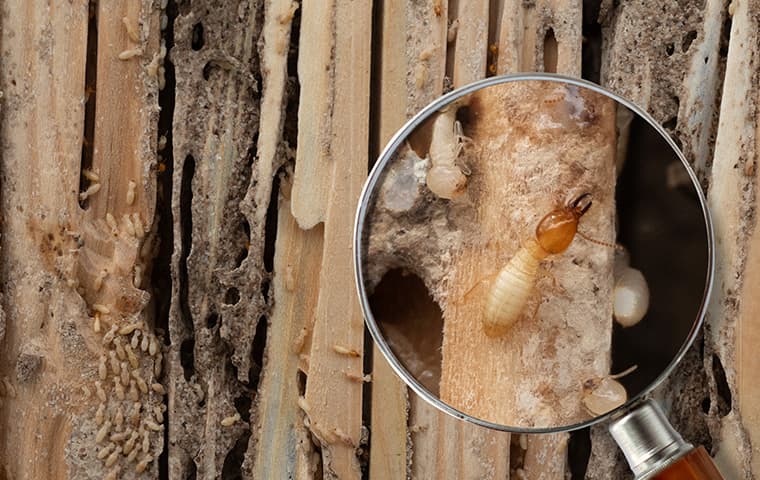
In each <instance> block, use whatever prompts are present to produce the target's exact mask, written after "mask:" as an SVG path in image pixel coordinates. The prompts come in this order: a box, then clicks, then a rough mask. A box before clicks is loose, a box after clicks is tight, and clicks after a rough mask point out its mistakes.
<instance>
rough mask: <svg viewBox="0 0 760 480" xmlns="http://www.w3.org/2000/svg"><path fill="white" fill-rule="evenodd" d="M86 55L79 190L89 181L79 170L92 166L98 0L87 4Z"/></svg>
mask: <svg viewBox="0 0 760 480" xmlns="http://www.w3.org/2000/svg"><path fill="white" fill-rule="evenodd" d="M87 9H88V10H87V57H86V63H85V71H84V95H85V104H84V132H83V137H82V161H81V162H82V163H81V168H80V170H79V171H80V177H79V191H80V192H83V191H85V190H87V189H88V188H89V187H90V185H91V182H90V180H88V179H87V178H85V177H84V175H82V173H81V172H84V171H85V170H89V169H91V168H92V157H93V152H94V142H95V97H96V92H95V88H96V85H97V80H98V79H97V76H98V0H90V1H89V3H88V5H87ZM88 203H89V202H88V201H87V200H86V199H85V200H79V206H80V207H82V208H86V207H87V205H88Z"/></svg>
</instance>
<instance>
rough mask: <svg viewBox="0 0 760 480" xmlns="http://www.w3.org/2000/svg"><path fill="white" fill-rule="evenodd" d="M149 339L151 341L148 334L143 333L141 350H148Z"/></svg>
mask: <svg viewBox="0 0 760 480" xmlns="http://www.w3.org/2000/svg"><path fill="white" fill-rule="evenodd" d="M148 341H149V339H148V334H147V333H146V334H144V335H143V339H142V342H140V350H142V351H143V352H147V351H148Z"/></svg>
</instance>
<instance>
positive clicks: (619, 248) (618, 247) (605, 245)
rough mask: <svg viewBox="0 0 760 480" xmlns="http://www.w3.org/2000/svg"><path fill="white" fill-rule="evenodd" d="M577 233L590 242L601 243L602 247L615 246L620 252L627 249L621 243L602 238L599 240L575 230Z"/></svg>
mask: <svg viewBox="0 0 760 480" xmlns="http://www.w3.org/2000/svg"><path fill="white" fill-rule="evenodd" d="M575 234H576V235H578V236H579V237H581V238H582V239H584V240H586V241H588V242H591V243H595V244H597V245H601V246H602V247H609V248H614V249H615V250H617V251H618V252H624V251H625V247H623V246H622V245H620V244H619V243H609V242H605V241H602V240H597V239H595V238H591V237H589V236H588V235H586V234H585V233H583V232H575Z"/></svg>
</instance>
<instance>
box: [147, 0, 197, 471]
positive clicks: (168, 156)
mask: <svg viewBox="0 0 760 480" xmlns="http://www.w3.org/2000/svg"><path fill="white" fill-rule="evenodd" d="M164 13H165V14H166V16H167V24H166V28H165V29H164V30H163V31H162V32H161V39H162V40H163V41H164V44H165V46H166V50H167V52H170V51H171V49H172V48H173V47H174V21H175V19H176V18H177V3H176V1H175V0H169V2H168V3H167V5H166V10H165V12H164ZM163 67H164V79H165V84H164V88H163V89H162V90H159V92H158V105H159V107H160V112H159V115H158V130H157V131H158V139H159V140H158V146H161V145H163V149H159V147H158V146H157V151H158V158H157V164H158V168H157V169H156V171H157V176H156V177H157V178H156V210H155V211H156V214H155V220H154V221H155V222H156V223H157V225H156V226H155V228H156V232H157V236H158V238H160V239H161V242H160V243H159V249H158V253H157V255H156V258H155V259H154V260H153V269H152V272H151V287H152V289H153V291H154V292H171V291H172V272H171V269H172V266H171V261H172V254H173V252H174V215H173V214H172V174H173V172H174V161H173V158H174V149H173V140H174V139H173V134H172V121H173V118H174V106H175V95H176V84H177V82H176V78H175V72H174V64H173V63H172V62H171V59H170V55H169V54H168V53H167V55H166V56H165V58H164V65H163ZM161 137H164V138H165V141H162V140H161ZM183 216H184V215H183ZM184 259H185V268H184V273H185V280H187V255H185V256H184ZM185 283H187V282H186V281H185ZM184 298H185V303H184V307H185V308H186V310H185V311H184V312H181V315H182V317H183V318H189V315H190V314H189V309H188V308H187V290H185V297H184ZM153 299H154V305H155V326H156V329H157V330H158V329H160V330H163V331H164V332H167V333H166V334H165V335H164V336H163V340H164V342H165V343H167V344H170V343H171V340H172V339H171V338H170V333H171V332H170V329H169V309H170V306H171V297H170V296H169V295H155V294H154V295H153ZM190 323H192V321H191V322H190ZM164 401H165V402H168V399H165V400H164ZM166 406H167V412H166V415H167V417H168V416H169V415H171V409H169V408H168V407H169V405H168V403H167V405H166ZM168 424H169V420H168V419H167V425H168ZM163 435H164V449H163V451H162V452H161V455H160V456H159V458H158V478H159V479H162V480H164V479H168V478H169V446H170V445H171V444H170V442H169V430H168V429H165V430H164V432H163ZM194 466H195V464H194V463H193V467H194ZM195 476H196V472H195V470H194V469H192V470H190V475H189V476H188V478H195Z"/></svg>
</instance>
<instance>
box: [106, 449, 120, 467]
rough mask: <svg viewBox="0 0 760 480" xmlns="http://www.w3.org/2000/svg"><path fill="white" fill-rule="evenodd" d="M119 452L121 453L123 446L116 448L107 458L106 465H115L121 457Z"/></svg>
mask: <svg viewBox="0 0 760 480" xmlns="http://www.w3.org/2000/svg"><path fill="white" fill-rule="evenodd" d="M119 454H121V447H116V450H114V451H113V453H112V454H111V455H109V456H108V458H107V459H106V467H113V466H114V464H115V463H116V461H117V460H118V459H119Z"/></svg>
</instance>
